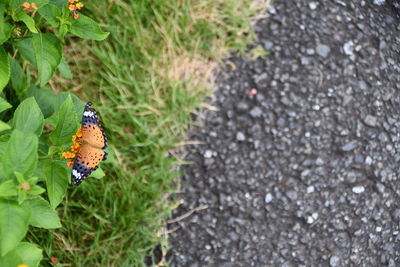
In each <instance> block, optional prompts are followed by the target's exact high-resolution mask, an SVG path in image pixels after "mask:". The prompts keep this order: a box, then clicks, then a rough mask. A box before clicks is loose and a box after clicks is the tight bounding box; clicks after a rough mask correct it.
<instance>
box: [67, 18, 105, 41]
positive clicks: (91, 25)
mask: <svg viewBox="0 0 400 267" xmlns="http://www.w3.org/2000/svg"><path fill="white" fill-rule="evenodd" d="M70 32H71V33H72V34H74V35H76V36H78V37H81V38H84V39H91V40H97V41H101V40H104V39H105V38H107V36H108V35H109V34H110V33H109V32H103V31H102V30H101V29H100V26H99V25H98V24H97V23H96V22H95V21H94V20H92V19H91V18H89V17H86V16H85V15H83V14H79V18H78V19H75V20H73V22H72V24H71V28H70Z"/></svg>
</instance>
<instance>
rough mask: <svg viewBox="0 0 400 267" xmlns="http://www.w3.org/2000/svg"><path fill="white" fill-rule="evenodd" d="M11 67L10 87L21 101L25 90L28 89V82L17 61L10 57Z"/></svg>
mask: <svg viewBox="0 0 400 267" xmlns="http://www.w3.org/2000/svg"><path fill="white" fill-rule="evenodd" d="M10 65H11V85H12V88H13V89H14V91H15V92H16V93H17V95H18V97H19V98H20V99H21V98H22V96H23V95H24V93H25V91H26V89H27V88H28V81H27V79H26V75H25V73H24V72H23V71H22V68H21V66H20V65H19V63H18V61H17V60H15V59H13V58H12V57H10Z"/></svg>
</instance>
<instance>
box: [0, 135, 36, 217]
mask: <svg viewBox="0 0 400 267" xmlns="http://www.w3.org/2000/svg"><path fill="white" fill-rule="evenodd" d="M37 149H38V137H37V136H36V135H34V134H32V133H29V132H28V133H27V132H21V131H20V130H18V129H15V130H14V131H13V132H12V134H11V137H10V139H9V140H8V143H7V147H6V149H5V151H4V153H3V157H2V162H1V163H2V165H1V170H2V172H1V174H4V175H5V178H8V179H10V178H11V177H13V176H14V171H18V172H20V173H21V174H23V175H24V176H25V177H30V176H32V174H33V173H34V172H35V169H36V165H37V161H38V154H37ZM4 175H3V176H4ZM0 218H1V217H0Z"/></svg>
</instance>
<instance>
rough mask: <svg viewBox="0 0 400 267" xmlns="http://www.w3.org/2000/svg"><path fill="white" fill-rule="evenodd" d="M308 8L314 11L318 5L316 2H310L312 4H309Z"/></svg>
mask: <svg viewBox="0 0 400 267" xmlns="http://www.w3.org/2000/svg"><path fill="white" fill-rule="evenodd" d="M308 6H309V7H310V9H311V10H314V9H316V8H317V3H316V2H310V3H309V4H308Z"/></svg>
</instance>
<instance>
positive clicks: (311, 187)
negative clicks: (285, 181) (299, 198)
mask: <svg viewBox="0 0 400 267" xmlns="http://www.w3.org/2000/svg"><path fill="white" fill-rule="evenodd" d="M314 191H315V188H314V186H312V185H310V186H309V187H307V194H310V193H313V192H314Z"/></svg>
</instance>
